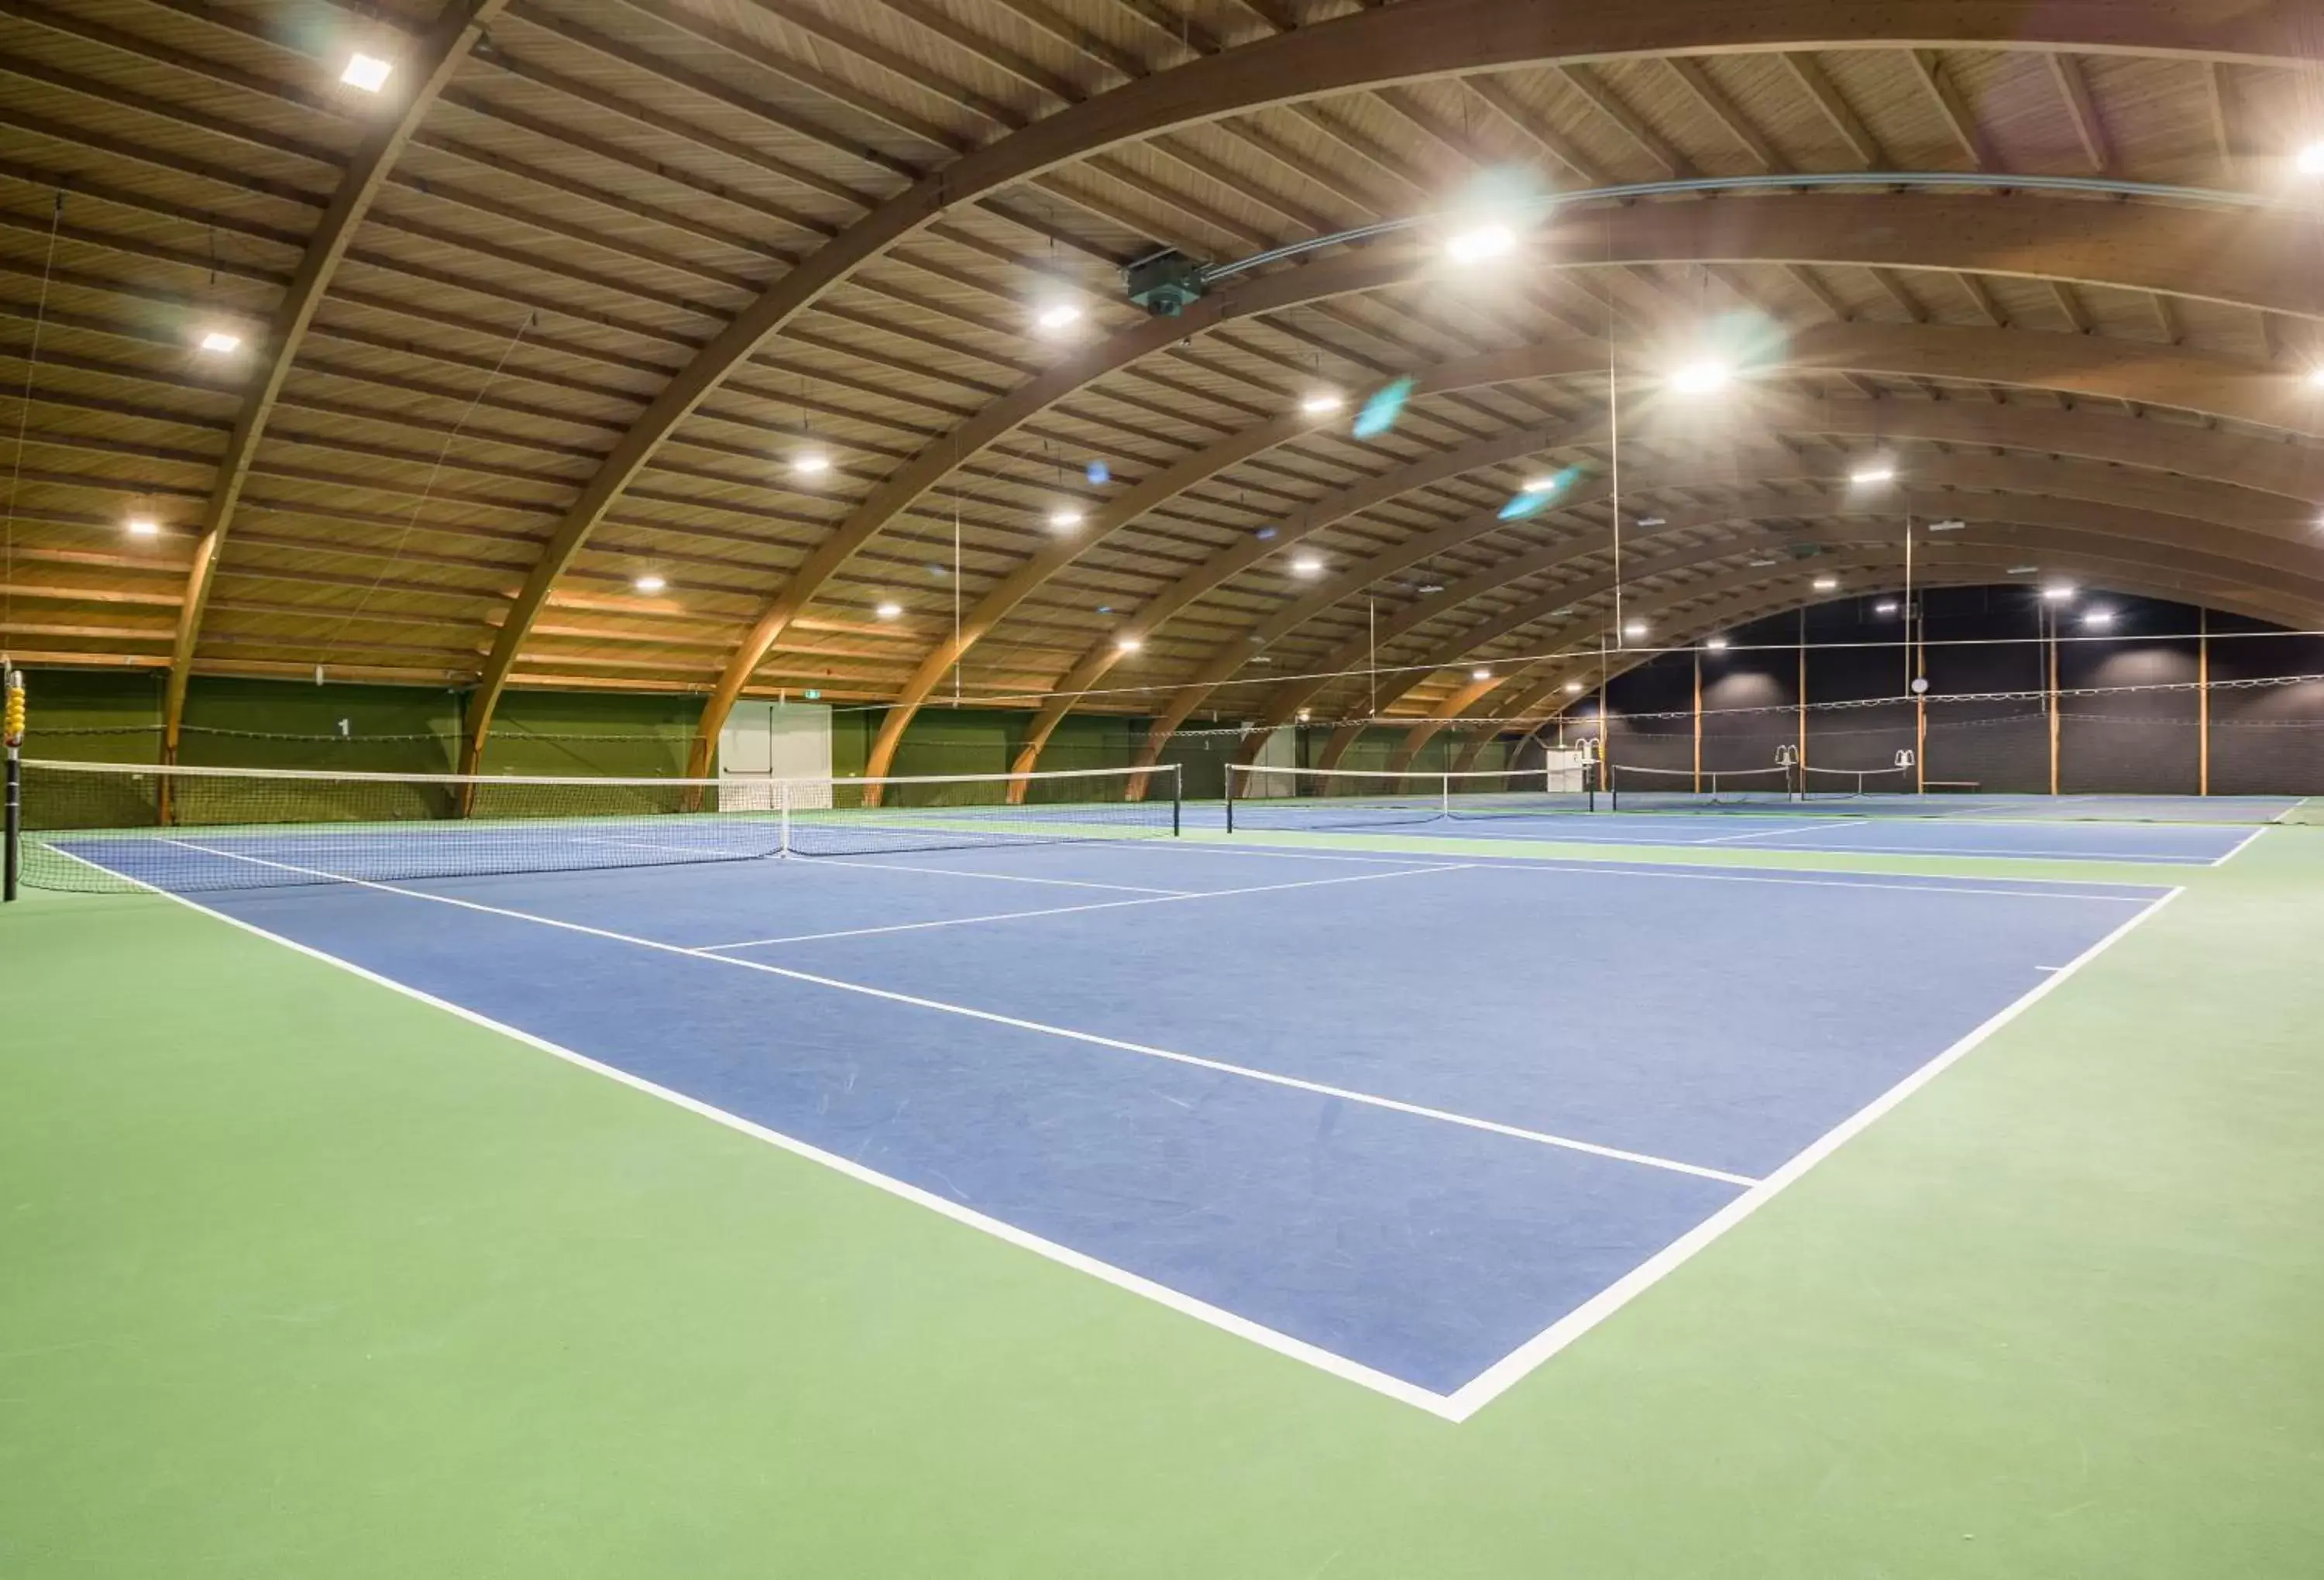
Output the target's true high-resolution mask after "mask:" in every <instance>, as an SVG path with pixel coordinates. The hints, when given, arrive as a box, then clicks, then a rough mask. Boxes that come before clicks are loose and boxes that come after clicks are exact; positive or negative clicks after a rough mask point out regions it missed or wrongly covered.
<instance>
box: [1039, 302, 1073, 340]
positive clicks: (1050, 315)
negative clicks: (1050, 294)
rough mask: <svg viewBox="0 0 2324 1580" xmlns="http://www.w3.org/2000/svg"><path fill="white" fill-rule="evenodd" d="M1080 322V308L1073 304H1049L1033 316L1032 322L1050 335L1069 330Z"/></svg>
mask: <svg viewBox="0 0 2324 1580" xmlns="http://www.w3.org/2000/svg"><path fill="white" fill-rule="evenodd" d="M1081 321H1082V310H1081V308H1080V306H1079V305H1078V304H1077V303H1074V302H1051V303H1050V304H1049V305H1048V306H1047V307H1046V308H1042V309H1041V310H1040V311H1039V312H1037V313H1036V314H1034V315H1033V322H1034V323H1035V324H1036V325H1037V326H1040V327H1041V328H1042V329H1043V330H1045V331H1046V332H1047V333H1048V334H1051V335H1055V334H1056V333H1057V332H1058V331H1060V330H1063V329H1070V328H1072V327H1073V326H1074V325H1076V324H1078V323H1080V322H1081Z"/></svg>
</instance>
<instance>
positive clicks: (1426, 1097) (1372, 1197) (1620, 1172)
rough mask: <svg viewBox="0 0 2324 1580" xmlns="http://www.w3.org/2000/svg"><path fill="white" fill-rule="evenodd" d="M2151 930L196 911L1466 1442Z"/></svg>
mask: <svg viewBox="0 0 2324 1580" xmlns="http://www.w3.org/2000/svg"><path fill="white" fill-rule="evenodd" d="M2170 892H2171V891H2169V890H2167V889H2163V888H2156V887H2147V886H2117V885H2105V884H2044V883H2033V882H2023V881H2016V880H1983V881H1978V880H1967V879H1957V878H1953V879H1948V878H1923V877H1912V878H1904V877H1873V876H1858V875H1852V874H1831V873H1816V874H1809V873H1775V872H1764V871H1757V870H1752V871H1744V870H1720V869H1715V868H1668V867H1664V868H1643V867H1632V868H1625V867H1621V866H1618V865H1613V864H1593V863H1564V864H1558V863H1538V862H1525V861H1462V860H1451V859H1447V860H1433V859H1411V858H1404V857H1395V856H1387V855H1381V854H1378V853H1374V854H1372V855H1369V856H1363V855H1358V854H1355V853H1352V852H1339V853H1331V852H1320V851H1304V852H1302V851H1287V850H1260V849H1255V848H1250V847H1245V846H1228V845H1219V844H1212V843H1203V842H1197V841H1127V842H1120V843H1089V844H1058V845H1041V846H1033V847H1022V848H990V849H980V850H954V851H945V852H921V853H918V854H913V855H899V856H895V857H892V858H870V859H860V860H859V859H788V860H763V859H753V860H738V861H732V862H723V863H718V864H713V865H694V866H684V867H644V868H626V869H621V870H612V871H591V872H565V873H548V874H541V873H535V874H531V875H528V876H521V877H454V878H434V879H426V880H420V881H413V882H405V883H398V884H395V885H392V886H386V885H364V886H358V885H355V884H349V883H312V884H300V885H296V886H288V887H279V888H262V889H252V890H237V891H230V892H225V893H218V894H204V895H201V896H198V901H196V900H192V899H189V903H198V904H200V905H202V906H204V907H205V908H208V909H210V910H213V911H215V912H217V913H219V914H224V915H226V916H228V917H230V918H233V919H234V920H235V921H238V922H240V923H245V924H247V925H249V926H252V927H254V928H257V929H261V930H263V931H264V932H269V933H272V934H274V935H276V936H278V937H280V938H281V939H284V940H287V941H289V942H293V943H296V944H298V945H301V946H304V947H306V948H308V949H309V950H312V951H319V952H321V953H323V954H325V955H327V956H329V957H332V958H334V959H336V960H340V961H344V962H346V963H349V964H352V965H355V966H357V967H360V968H362V969H364V970H366V971H369V972H372V973H375V974H376V975H377V976H379V977H381V978H385V979H387V980H388V981H389V982H391V983H392V984H396V985H400V986H401V987H406V988H408V989H412V990H416V991H418V992H420V993H422V994H425V995H429V996H431V997H434V998H437V999H438V1000H441V1001H443V1002H444V1003H446V1004H447V1005H450V1006H455V1007H457V1008H458V1009H459V1010H462V1011H464V1012H466V1013H468V1014H470V1015H476V1016H482V1017H484V1018H487V1019H489V1020H491V1021H493V1022H496V1023H498V1024H502V1025H503V1026H505V1027H508V1028H512V1029H514V1030H516V1031H518V1032H520V1033H524V1034H526V1035H527V1036H529V1037H530V1038H532V1039H535V1040H537V1041H538V1042H539V1043H545V1044H549V1045H550V1046H551V1048H552V1049H553V1051H558V1052H566V1053H568V1054H570V1055H576V1056H578V1057H580V1058H581V1059H584V1060H586V1061H591V1062H593V1063H595V1065H598V1066H601V1067H603V1068H604V1069H607V1070H612V1071H614V1072H618V1073H619V1075H621V1076H622V1077H623V1078H625V1079H631V1080H632V1081H635V1082H643V1083H650V1085H651V1086H652V1087H654V1088H658V1089H661V1090H663V1091H665V1092H667V1093H670V1094H676V1095H677V1096H678V1097H679V1098H683V1099H685V1100H687V1102H688V1103H689V1104H690V1105H691V1106H695V1107H702V1108H706V1109H709V1110H715V1113H716V1115H718V1116H731V1120H732V1121H733V1122H740V1123H742V1125H744V1126H745V1127H746V1128H753V1129H755V1130H757V1132H758V1133H760V1134H764V1135H766V1136H767V1137H768V1138H769V1139H771V1140H775V1141H777V1142H778V1143H779V1144H783V1145H786V1146H788V1147H790V1148H791V1149H792V1150H794V1151H798V1152H802V1153H807V1155H810V1156H813V1157H816V1158H818V1159H820V1160H821V1161H823V1162H827V1163H829V1164H831V1165H833V1166H835V1167H837V1168H841V1169H843V1170H844V1171H848V1172H850V1173H853V1174H854V1175H855V1176H856V1177H858V1178H859V1179H862V1180H865V1181H866V1182H867V1184H871V1185H877V1186H880V1187H882V1188H885V1189H889V1190H895V1191H897V1192H899V1193H900V1194H904V1195H906V1196H908V1197H909V1198H911V1199H915V1200H918V1201H919V1202H921V1203H922V1204H923V1205H926V1206H928V1207H930V1208H935V1209H936V1210H938V1211H941V1212H945V1213H946V1214H947V1215H949V1216H951V1217H954V1218H956V1219H958V1220H961V1221H962V1222H964V1224H967V1225H972V1226H975V1227H978V1228H982V1229H984V1230H986V1231H988V1232H991V1233H993V1234H996V1235H1000V1236H1002V1237H1004V1238H1006V1239H1009V1240H1010V1241H1012V1242H1014V1243H1015V1244H1017V1245H1021V1246H1024V1247H1026V1248H1027V1249H1028V1250H1031V1251H1035V1252H1038V1253H1041V1254H1047V1255H1050V1256H1053V1257H1056V1258H1058V1259H1060V1260H1063V1261H1065V1262H1067V1263H1071V1264H1073V1265H1074V1266H1077V1267H1079V1268H1081V1269H1082V1270H1083V1271H1084V1272H1090V1273H1092V1274H1093V1275H1095V1276H1098V1277H1102V1278H1105V1279H1109V1280H1111V1281H1113V1282H1116V1283H1118V1284H1120V1285H1122V1286H1124V1287H1126V1288H1128V1289H1130V1290H1134V1291H1137V1292H1139V1293H1141V1294H1144V1295H1146V1296H1148V1297H1149V1298H1152V1299H1156V1300H1162V1301H1164V1302H1165V1303H1167V1304H1169V1305H1171V1306H1173V1307H1175V1308H1176V1309H1180V1310H1182V1311H1185V1312H1186V1313H1188V1314H1189V1315H1190V1316H1193V1317H1196V1318H1202V1319H1204V1320H1208V1321H1211V1322H1213V1323H1215V1324H1217V1325H1219V1326H1221V1327H1225V1328H1227V1329H1228V1330H1230V1331H1231V1332H1234V1333H1236V1334H1239V1335H1240V1336H1241V1337H1245V1338H1249V1339H1252V1340H1256V1341H1257V1342H1259V1343H1261V1344H1265V1345H1268V1346H1270V1347H1272V1348H1275V1349H1277V1350H1278V1351H1280V1352H1282V1353H1284V1354H1286V1355H1292V1356H1296V1357H1297V1358H1299V1359H1302V1360H1305V1361H1307V1362H1309V1363H1311V1364H1316V1365H1319V1366H1323V1367H1324V1368H1326V1369H1328V1370H1330V1371H1333V1372H1334V1373H1337V1374H1339V1375H1341V1376H1342V1377H1345V1378H1348V1379H1350V1380H1351V1381H1353V1382H1356V1383H1362V1384H1364V1385H1366V1386H1369V1387H1371V1388H1374V1389H1376V1390H1379V1392H1385V1393H1388V1394H1390V1395H1392V1396H1395V1397H1397V1398H1400V1399H1403V1400H1405V1401H1407V1402H1411V1403H1415V1404H1418V1405H1420V1406H1421V1407H1423V1408H1425V1409H1428V1410H1433V1411H1434V1412H1436V1413H1438V1414H1440V1415H1444V1416H1449V1417H1452V1418H1453V1419H1460V1418H1462V1417H1465V1416H1466V1415H1467V1414H1468V1413H1469V1412H1470V1411H1471V1410H1474V1409H1476V1408H1478V1407H1480V1405H1481V1404H1482V1403H1483V1402H1484V1401H1487V1400H1489V1399H1490V1398H1491V1397H1492V1396H1493V1395H1494V1394H1496V1393H1497V1392H1499V1391H1500V1390H1501V1389H1502V1388H1504V1387H1506V1386H1508V1384H1509V1383H1511V1382H1513V1381H1514V1380H1515V1379H1516V1378H1517V1377H1518V1376H1521V1375H1522V1374H1523V1373H1524V1372H1525V1371H1526V1370H1527V1369H1529V1368H1530V1367H1531V1366H1532V1365H1534V1364H1538V1363H1539V1362H1540V1361H1541V1360H1542V1359H1544V1358H1545V1357H1546V1356H1547V1355H1549V1354H1551V1353H1553V1352H1554V1350H1555V1349H1556V1348H1558V1347H1560V1346H1562V1345H1563V1343H1565V1342H1567V1341H1569V1340H1570V1339H1571V1338H1572V1337H1575V1336H1576V1335H1578V1334H1579V1333H1581V1332H1582V1331H1584V1330H1585V1329H1586V1328H1587V1327H1589V1326H1591V1324H1592V1323H1594V1322H1595V1321H1597V1320H1599V1319H1600V1318H1602V1317H1603V1316H1605V1315H1606V1314H1607V1313H1608V1312H1609V1311H1611V1310H1612V1309H1614V1308H1616V1307H1617V1306H1618V1305H1619V1304H1620V1303H1621V1302H1622V1300H1626V1299H1627V1298H1628V1297H1629V1295H1630V1294H1632V1293H1634V1292H1636V1291H1637V1290H1638V1289H1640V1288H1642V1287H1644V1286H1645V1285H1646V1283H1648V1282H1651V1281H1652V1280H1653V1278H1654V1277H1655V1276H1658V1275H1659V1273H1660V1272H1663V1271H1665V1269H1666V1268H1668V1267H1669V1266H1672V1265H1674V1264H1675V1263H1677V1262H1678V1261H1679V1260H1681V1259H1683V1256H1684V1255H1685V1254H1687V1253H1688V1252H1690V1251H1691V1250H1692V1248H1693V1247H1694V1246H1696V1245H1699V1244H1701V1243H1703V1242H1705V1241H1707V1240H1708V1238H1710V1237H1711V1236H1713V1235H1715V1234H1716V1233H1718V1232H1719V1231H1720V1229H1722V1228H1723V1227H1725V1226H1727V1225H1729V1224H1730V1223H1732V1222H1734V1221H1736V1220H1737V1219H1738V1218H1739V1217H1741V1216H1742V1215H1743V1214H1744V1213H1745V1212H1748V1210H1749V1209H1750V1208H1752V1207H1754V1206H1756V1205H1757V1203H1758V1202H1759V1201H1760V1200H1762V1199H1765V1198H1766V1196H1767V1195H1768V1194H1770V1193H1772V1191H1773V1190H1775V1189H1777V1188H1778V1187H1780V1185H1782V1184H1783V1183H1784V1182H1786V1181H1787V1180H1789V1179H1790V1178H1791V1177H1793V1176H1794V1174H1796V1173H1797V1172H1798V1171H1799V1170H1800V1169H1802V1168H1803V1167H1804V1166H1806V1164H1807V1163H1808V1162H1812V1161H1813V1159H1814V1158H1815V1157H1817V1156H1820V1155H1821V1153H1822V1152H1823V1151H1825V1150H1828V1149H1829V1147H1830V1146H1831V1145H1832V1144H1837V1141H1838V1140H1840V1139H1842V1138H1844V1136H1845V1135H1846V1134H1850V1133H1852V1130H1853V1128H1854V1127H1855V1126H1856V1125H1858V1124H1861V1123H1863V1122H1865V1121H1867V1120H1868V1118H1869V1117H1871V1116H1873V1115H1874V1114H1877V1112H1878V1111H1879V1110H1880V1109H1881V1108H1882V1107H1885V1106H1886V1103H1887V1102H1890V1101H1893V1100H1895V1098H1897V1097H1899V1096H1901V1095H1902V1094H1903V1093H1904V1091H1906V1090H1909V1089H1910V1088H1911V1087H1912V1086H1913V1085H1914V1084H1917V1081H1918V1080H1919V1079H1924V1078H1925V1077H1926V1075H1928V1074H1929V1073H1932V1071H1933V1070H1935V1069H1936V1068H1940V1067H1941V1063H1942V1061H1944V1060H1945V1059H1946V1058H1947V1057H1948V1056H1949V1054H1957V1053H1958V1052H1961V1051H1963V1050H1965V1049H1966V1048H1967V1047H1968V1046H1969V1044H1970V1043H1972V1042H1973V1041H1974V1040H1975V1039H1976V1038H1977V1036H1978V1034H1979V1033H1980V1030H1981V1028H1987V1027H1989V1025H1990V1024H1992V1023H1993V1022H1994V1020H1995V1017H1997V1016H1999V1015H2004V1014H2005V1013H2006V1012H2010V1011H2012V1009H2013V1007H2014V1006H2020V1005H2022V1004H2023V1003H2024V1002H2025V1001H2026V1000H2027V998H2028V996H2029V995H2033V994H2035V993H2038V992H2039V991H2041V990H2042V989H2043V987H2045V985H2047V984H2051V983H2053V982H2055V981H2057V980H2060V979H2061V971H2062V970H2063V969H2067V968H2070V966H2072V965H2074V964H2075V963H2077V962H2079V961H2080V960H2082V959H2084V958H2086V957H2087V956H2088V955H2089V954H2090V953H2092V952H2094V951H2096V949H2097V948H2098V946H2099V945H2101V944H2102V943H2104V942H2107V941H2109V940H2110V939H2112V938H2113V937H2115V936H2116V935H2117V934H2118V933H2120V932H2123V931H2125V930H2126V929H2127V928H2128V927H2129V926H2130V925H2131V924H2132V923H2135V922H2136V921H2137V920H2139V919H2140V918H2142V917H2144V915H2146V914H2148V913H2149V912H2150V911H2151V910H2152V909H2153V907H2154V906H2155V905H2158V904H2159V903H2161V902H2162V901H2163V899H2164V898H2166V897H2167V896H2168V895H2169V893H2170ZM733 1254H735V1255H737V1256H748V1255H750V1254H752V1249H751V1247H750V1246H748V1245H736V1246H735V1247H734V1253H733Z"/></svg>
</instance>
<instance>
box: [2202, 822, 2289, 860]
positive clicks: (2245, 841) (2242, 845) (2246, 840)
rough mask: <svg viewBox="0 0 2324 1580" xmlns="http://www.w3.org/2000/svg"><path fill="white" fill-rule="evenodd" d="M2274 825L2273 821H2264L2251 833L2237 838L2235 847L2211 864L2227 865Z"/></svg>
mask: <svg viewBox="0 0 2324 1580" xmlns="http://www.w3.org/2000/svg"><path fill="white" fill-rule="evenodd" d="M2274 826H2275V825H2274V824H2273V823H2272V822H2270V823H2263V824H2262V825H2260V826H2259V827H2258V828H2255V829H2254V830H2253V831H2251V832H2250V833H2248V834H2246V835H2245V836H2244V837H2243V838H2242V839H2240V840H2237V841H2236V842H2235V847H2234V849H2232V850H2229V851H2227V854H2226V855H2224V856H2220V857H2218V858H2217V859H2214V860H2213V861H2212V862H2211V865H2212V866H2214V867H2225V866H2226V865H2227V863H2228V862H2230V861H2233V860H2234V859H2236V857H2238V856H2240V855H2242V854H2243V853H2244V850H2245V849H2246V847H2247V846H2249V845H2250V844H2251V842H2252V841H2254V840H2256V839H2258V838H2259V837H2260V836H2261V835H2262V834H2264V833H2265V832H2267V831H2268V830H2269V829H2271V828H2273V827H2274Z"/></svg>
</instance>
